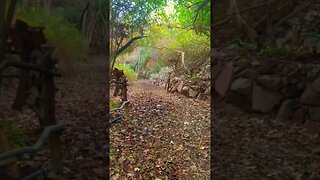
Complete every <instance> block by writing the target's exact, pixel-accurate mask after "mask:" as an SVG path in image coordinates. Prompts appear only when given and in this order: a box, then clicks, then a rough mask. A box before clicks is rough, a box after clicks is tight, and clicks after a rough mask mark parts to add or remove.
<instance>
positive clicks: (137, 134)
mask: <svg viewBox="0 0 320 180" xmlns="http://www.w3.org/2000/svg"><path fill="white" fill-rule="evenodd" d="M129 90H130V92H129V99H130V100H131V101H132V103H131V104H130V107H129V108H128V111H127V118H126V119H125V120H123V121H121V122H120V123H118V124H115V125H114V126H113V127H112V130H111V137H110V139H111V142H110V143H111V145H110V146H111V150H112V155H111V179H134V178H137V179H210V178H209V176H210V159H209V153H210V152H209V149H210V104H209V102H205V101H198V100H193V99H189V98H186V97H183V96H181V95H174V94H171V93H167V92H165V91H164V88H160V87H155V86H152V85H151V84H149V83H148V82H147V81H138V82H137V83H134V84H133V85H131V86H129Z"/></svg>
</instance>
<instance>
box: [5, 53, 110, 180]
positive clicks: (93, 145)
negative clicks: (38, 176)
mask: <svg viewBox="0 0 320 180" xmlns="http://www.w3.org/2000/svg"><path fill="white" fill-rule="evenodd" d="M105 67H106V60H105V58H104V57H93V58H91V59H90V60H88V61H86V62H73V61H69V62H61V63H59V70H60V72H61V74H62V75H63V77H61V78H59V79H56V84H57V88H58V89H59V91H58V92H57V94H56V101H57V104H56V118H57V121H58V122H65V123H67V124H68V125H69V126H68V127H67V128H66V129H65V130H64V132H63V135H62V140H63V142H64V161H63V162H64V166H65V168H64V172H63V175H62V176H63V177H64V178H66V179H104V178H105V176H106V174H105V167H106V165H105V163H104V162H105V161H104V160H105V158H106V155H105V149H106V137H105V132H106V125H107V123H106V122H107V118H106V114H107V113H106V108H105V107H106V92H107V91H106V88H105V84H106V76H107V75H106V73H105ZM13 85H14V82H13ZM13 88H14V87H13V86H12V84H10V83H9V86H7V87H5V88H4V89H3V91H2V94H1V100H3V101H1V102H5V103H4V104H2V109H3V110H4V112H5V114H2V116H1V117H2V118H5V119H8V120H12V121H13V123H14V124H15V125H16V126H18V127H20V128H22V129H23V130H24V134H25V135H26V140H27V142H26V143H27V145H31V144H34V143H35V142H36V140H37V138H38V137H39V135H40V132H39V125H38V120H37V118H36V117H35V116H34V113H33V112H32V111H31V110H30V109H28V108H25V109H24V110H23V112H21V113H19V112H15V111H12V110H10V106H11V104H12V100H13V98H14V95H15V90H14V89H13ZM19 164H20V167H24V166H31V167H33V169H44V170H46V169H48V168H49V164H50V153H49V150H48V148H47V147H45V148H44V149H43V150H42V151H40V152H39V153H35V154H33V155H25V156H23V157H22V158H21V161H20V162H19ZM49 177H51V178H52V179H59V178H62V177H61V176H56V175H55V174H53V173H50V172H49Z"/></svg>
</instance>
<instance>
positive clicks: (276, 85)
mask: <svg viewBox="0 0 320 180" xmlns="http://www.w3.org/2000/svg"><path fill="white" fill-rule="evenodd" d="M257 81H258V83H259V84H261V85H262V86H263V87H265V88H267V89H270V90H279V89H281V88H283V87H284V86H285V84H284V81H283V80H282V79H281V78H280V77H275V76H270V75H262V76H259V77H258V78H257Z"/></svg>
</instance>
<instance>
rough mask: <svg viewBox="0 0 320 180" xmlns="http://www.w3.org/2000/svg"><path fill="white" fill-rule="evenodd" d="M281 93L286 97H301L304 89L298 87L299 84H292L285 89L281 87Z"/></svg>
mask: <svg viewBox="0 0 320 180" xmlns="http://www.w3.org/2000/svg"><path fill="white" fill-rule="evenodd" d="M281 93H282V94H283V95H284V96H285V97H286V98H295V97H299V96H300V95H301V93H302V90H301V89H300V90H299V89H298V86H297V85H290V86H287V87H285V88H283V89H281Z"/></svg>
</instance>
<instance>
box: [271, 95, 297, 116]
mask: <svg viewBox="0 0 320 180" xmlns="http://www.w3.org/2000/svg"><path fill="white" fill-rule="evenodd" d="M298 105H299V104H298V102H297V101H296V100H295V99H286V100H284V101H283V102H282V104H281V106H280V109H279V111H278V114H277V117H276V120H277V121H289V120H291V119H292V117H293V113H294V112H295V110H296V109H297V108H298Z"/></svg>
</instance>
